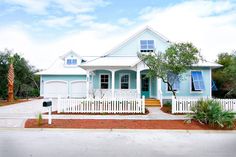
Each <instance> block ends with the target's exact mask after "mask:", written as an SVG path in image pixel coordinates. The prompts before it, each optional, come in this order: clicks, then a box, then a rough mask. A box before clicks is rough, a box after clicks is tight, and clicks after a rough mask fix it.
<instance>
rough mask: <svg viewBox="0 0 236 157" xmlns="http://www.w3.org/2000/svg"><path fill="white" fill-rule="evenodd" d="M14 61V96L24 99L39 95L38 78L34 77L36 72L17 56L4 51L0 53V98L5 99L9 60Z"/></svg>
mask: <svg viewBox="0 0 236 157" xmlns="http://www.w3.org/2000/svg"><path fill="white" fill-rule="evenodd" d="M11 56H12V58H13V60H14V63H13V64H14V73H15V78H14V95H15V97H16V98H26V97H32V96H38V95H39V76H35V75H34V73H35V72H36V71H37V70H36V69H35V68H34V67H33V66H30V65H29V64H28V62H27V61H26V60H25V59H24V58H23V57H21V56H20V55H19V54H17V53H14V54H13V52H12V51H10V50H7V49H5V50H4V51H0V74H1V75H0V80H1V81H0V98H3V99H6V97H7V73H8V69H9V59H10V58H11Z"/></svg>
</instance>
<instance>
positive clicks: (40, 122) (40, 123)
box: [37, 113, 43, 126]
mask: <svg viewBox="0 0 236 157" xmlns="http://www.w3.org/2000/svg"><path fill="white" fill-rule="evenodd" d="M37 124H38V126H41V125H42V124H43V117H42V113H39V114H38V116H37Z"/></svg>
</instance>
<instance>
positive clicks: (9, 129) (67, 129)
mask: <svg viewBox="0 0 236 157" xmlns="http://www.w3.org/2000/svg"><path fill="white" fill-rule="evenodd" d="M0 131H77V132H143V131H147V132H167V133H168V132H179V133H233V134H236V130H177V129H176V130H173V129H171V130H170V129H81V128H80V129H74V128H73V129H70V128H0Z"/></svg>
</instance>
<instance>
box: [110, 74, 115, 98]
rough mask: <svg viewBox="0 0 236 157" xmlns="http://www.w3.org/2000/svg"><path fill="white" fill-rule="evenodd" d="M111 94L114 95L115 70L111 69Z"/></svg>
mask: <svg viewBox="0 0 236 157" xmlns="http://www.w3.org/2000/svg"><path fill="white" fill-rule="evenodd" d="M111 94H112V98H114V97H115V70H112V71H111Z"/></svg>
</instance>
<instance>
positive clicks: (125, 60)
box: [81, 26, 170, 68]
mask: <svg viewBox="0 0 236 157" xmlns="http://www.w3.org/2000/svg"><path fill="white" fill-rule="evenodd" d="M147 31H149V32H151V33H152V34H153V35H154V36H156V37H157V38H159V39H160V40H162V41H163V42H165V43H169V42H170V41H169V40H168V39H167V38H166V37H164V36H163V35H161V34H160V33H159V32H157V31H154V30H153V29H152V28H151V27H149V26H147V27H145V28H144V29H142V30H141V31H139V32H137V33H135V34H134V35H132V36H131V37H130V38H128V39H127V40H125V41H123V42H122V43H121V44H119V45H118V46H117V47H115V48H113V49H111V50H110V51H108V52H107V53H105V54H104V55H103V56H101V57H98V58H96V59H94V60H91V61H89V62H86V63H84V64H82V65H81V67H84V68H85V67H93V66H94V67H102V66H126V67H133V66H135V65H136V64H137V63H139V62H140V59H139V58H138V56H137V55H135V56H127V55H125V56H119V55H114V53H115V52H117V51H118V50H119V49H121V48H122V47H124V46H125V45H127V44H128V43H129V42H130V41H133V40H134V39H136V38H138V37H139V36H140V35H142V34H143V33H145V32H147Z"/></svg>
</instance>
